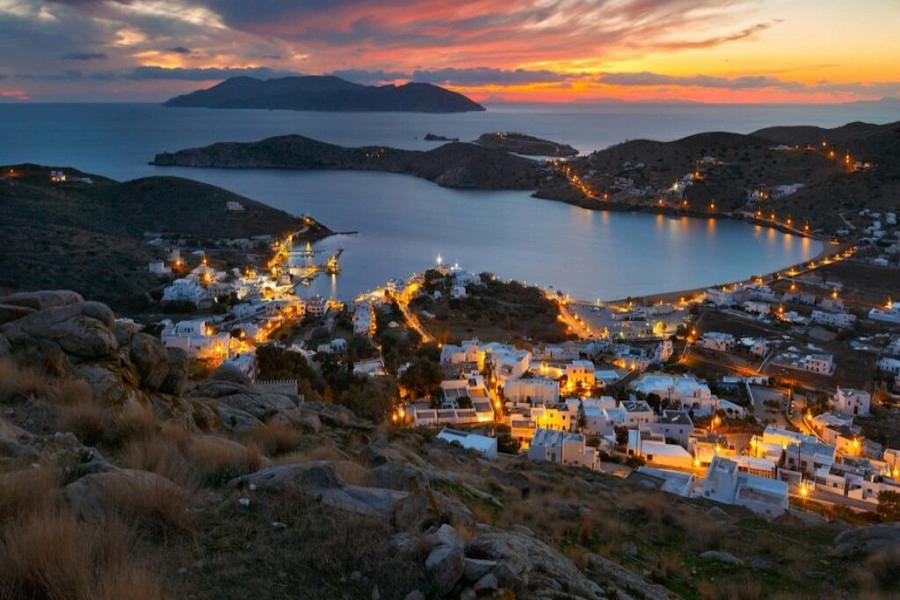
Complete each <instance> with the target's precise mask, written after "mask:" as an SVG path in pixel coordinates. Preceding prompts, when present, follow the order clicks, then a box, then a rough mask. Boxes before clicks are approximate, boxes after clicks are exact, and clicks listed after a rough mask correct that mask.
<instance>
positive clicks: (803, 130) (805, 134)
mask: <svg viewBox="0 0 900 600" xmlns="http://www.w3.org/2000/svg"><path fill="white" fill-rule="evenodd" d="M896 131H900V121H896V122H893V123H887V124H884V125H875V124H872V123H863V122H861V121H854V122H853V123H847V124H846V125H841V126H840V127H834V128H831V129H827V128H825V127H815V126H812V125H796V126H781V127H766V128H765V129H759V130H757V131H754V132H753V133H751V134H750V135H753V136H756V137H760V138H763V139H766V140H771V141H773V142H779V143H781V144H796V145H803V144H818V143H821V142H827V143H829V144H846V143H852V142H858V141H859V140H862V139H865V138H869V137H873V136H880V135H885V134H890V133H892V132H896Z"/></svg>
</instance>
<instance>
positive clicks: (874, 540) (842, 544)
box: [831, 522, 900, 557]
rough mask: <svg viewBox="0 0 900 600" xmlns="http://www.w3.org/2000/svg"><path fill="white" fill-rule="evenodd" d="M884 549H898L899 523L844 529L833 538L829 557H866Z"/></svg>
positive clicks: (899, 541)
mask: <svg viewBox="0 0 900 600" xmlns="http://www.w3.org/2000/svg"><path fill="white" fill-rule="evenodd" d="M886 548H900V523H896V522H895V523H879V524H877V525H868V526H866V527H858V528H852V529H846V530H844V531H842V532H840V533H839V534H837V536H835V538H834V542H833V546H832V549H831V555H832V556H839V557H849V556H855V555H856V556H858V555H868V554H872V553H874V552H878V551H879V550H882V549H886Z"/></svg>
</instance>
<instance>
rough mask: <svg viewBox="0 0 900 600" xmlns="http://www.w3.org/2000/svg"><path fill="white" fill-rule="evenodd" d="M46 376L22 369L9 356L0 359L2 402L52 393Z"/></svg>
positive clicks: (0, 392)
mask: <svg viewBox="0 0 900 600" xmlns="http://www.w3.org/2000/svg"><path fill="white" fill-rule="evenodd" d="M50 388H51V386H49V385H48V384H47V381H46V377H42V376H41V375H39V374H38V373H37V372H36V371H33V370H31V369H20V368H19V367H18V366H16V364H15V363H13V361H11V360H9V359H8V358H3V359H0V402H11V401H14V400H22V399H26V398H31V397H44V396H47V395H48V394H49V393H50Z"/></svg>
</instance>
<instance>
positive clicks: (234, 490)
mask: <svg viewBox="0 0 900 600" xmlns="http://www.w3.org/2000/svg"><path fill="white" fill-rule="evenodd" d="M0 411H2V412H0V598H76V599H81V598H100V597H103V598H125V597H127V598H139V599H140V598H148V599H149V598H163V597H172V598H246V597H289V598H372V599H378V598H407V599H415V598H457V597H458V598H570V599H577V598H583V599H596V598H668V597H674V596H687V597H710V598H716V597H721V598H735V597H744V598H751V597H754V598H755V597H764V596H768V595H771V594H773V593H781V594H785V595H791V596H797V595H800V596H803V595H804V594H807V595H809V597H825V596H828V597H850V596H856V595H857V593H858V592H859V591H861V590H866V591H868V592H871V593H872V594H873V597H877V595H878V594H880V593H883V594H889V593H890V589H891V588H890V586H891V585H892V582H893V583H895V581H894V580H893V577H894V576H895V574H896V568H897V566H898V564H900V562H898V561H900V554H898V544H900V527H898V525H897V524H886V525H875V526H871V527H867V528H854V527H849V526H847V525H843V524H841V523H840V522H837V521H836V522H833V523H825V522H824V521H822V520H821V519H818V518H812V519H811V518H809V517H807V519H806V521H807V522H804V521H801V520H798V519H797V518H796V517H785V518H783V519H781V520H780V521H778V522H775V523H767V522H765V521H761V520H759V519H757V518H756V517H754V516H753V515H751V514H750V513H747V512H744V511H742V510H731V509H730V507H729V510H728V511H725V510H722V508H720V507H718V506H713V505H711V504H709V503H705V502H703V501H687V500H683V499H678V498H675V497H672V496H668V495H665V494H663V493H661V492H658V491H656V490H655V489H651V488H652V487H653V486H652V485H651V484H650V483H649V482H647V481H643V482H641V481H631V480H628V481H626V480H621V479H618V478H614V477H609V476H604V475H600V474H597V473H591V472H586V471H580V470H575V469H566V468H557V467H546V466H540V465H535V464H533V463H529V462H527V461H525V460H523V459H520V458H514V457H502V458H500V459H499V460H498V461H488V460H484V459H481V458H479V457H477V456H475V455H472V454H469V453H467V452H464V451H463V450H462V449H459V448H455V447H451V446H448V445H446V444H443V443H442V442H438V441H436V440H434V439H433V437H432V436H431V435H430V434H426V433H419V432H411V431H408V430H398V429H393V428H390V427H387V426H386V425H377V424H373V423H371V422H368V421H365V420H362V419H359V418H358V417H357V416H356V415H354V414H353V413H352V412H351V411H349V410H348V409H346V408H344V407H342V406H338V405H334V404H324V403H305V402H302V401H301V399H300V398H298V397H297V396H296V394H293V393H290V392H285V391H283V390H281V389H280V388H267V387H266V386H257V385H254V384H252V383H251V382H249V381H248V380H247V379H246V378H244V377H243V376H241V375H240V374H238V373H236V372H233V371H230V370H227V369H223V368H220V369H217V370H215V371H213V372H212V373H210V374H208V375H205V376H204V375H203V374H201V373H196V372H193V373H192V367H191V365H189V364H188V361H187V357H186V356H185V355H184V353H183V352H181V351H179V350H173V349H167V348H164V347H163V346H162V345H161V344H160V342H159V341H158V340H157V339H156V338H154V337H152V336H150V335H147V334H145V333H142V332H141V331H139V330H138V328H137V327H136V326H135V325H134V324H132V323H131V322H128V321H121V320H117V319H116V318H115V315H114V314H113V313H112V311H110V310H109V308H107V307H106V306H105V305H103V304H100V303H96V302H87V301H84V300H83V299H82V297H81V296H79V295H78V294H75V293H73V292H66V291H54V292H37V293H24V294H17V295H13V296H9V297H6V298H0ZM648 486H649V487H648ZM798 590H805V591H803V592H799V591H798Z"/></svg>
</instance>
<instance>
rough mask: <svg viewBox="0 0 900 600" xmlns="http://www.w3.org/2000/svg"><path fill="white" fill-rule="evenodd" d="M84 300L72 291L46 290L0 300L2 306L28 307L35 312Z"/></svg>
mask: <svg viewBox="0 0 900 600" xmlns="http://www.w3.org/2000/svg"><path fill="white" fill-rule="evenodd" d="M82 302H84V298H82V297H81V294H79V293H77V292H73V291H71V290H44V291H39V292H19V293H17V294H12V295H11V296H4V297H2V298H0V304H14V305H17V306H26V307H28V308H31V309H34V310H44V309H46V308H53V307H56V306H68V305H71V304H81V303H82Z"/></svg>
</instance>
